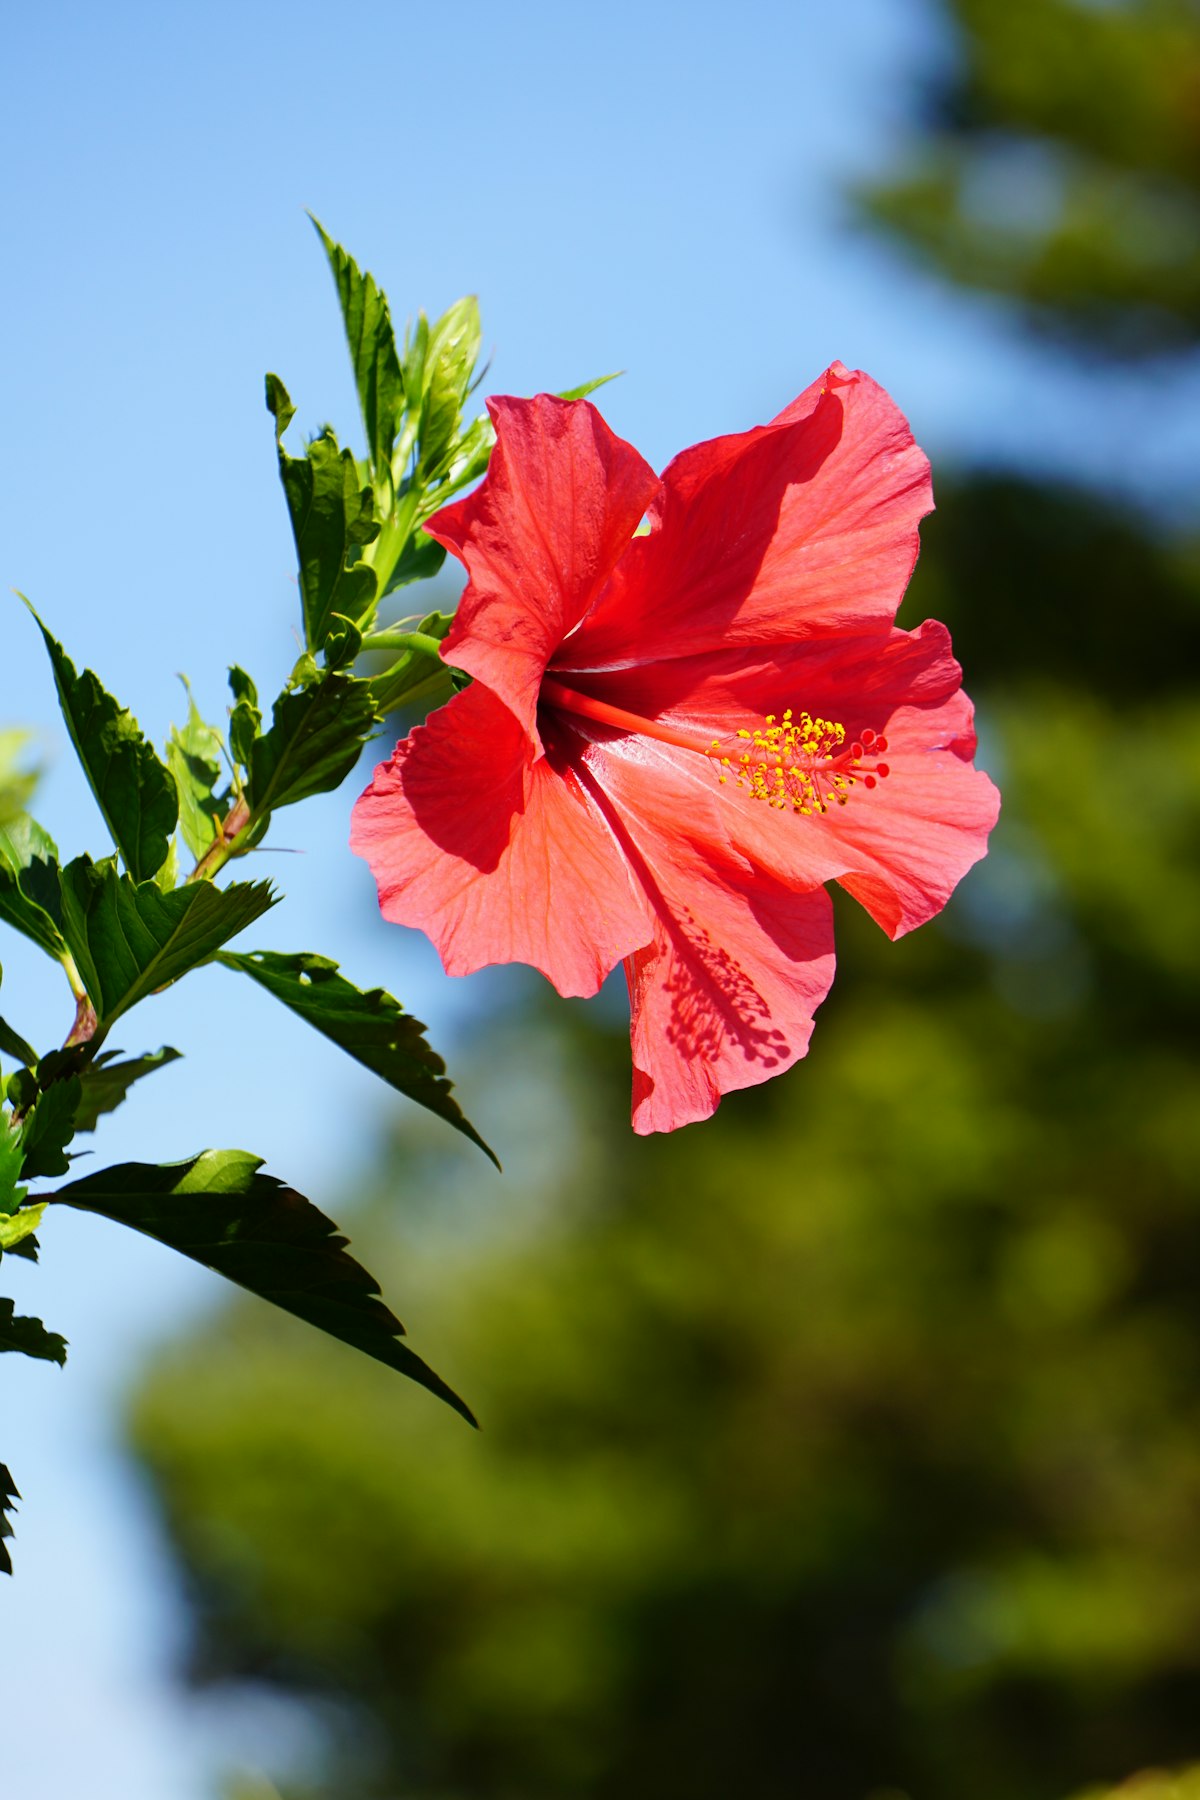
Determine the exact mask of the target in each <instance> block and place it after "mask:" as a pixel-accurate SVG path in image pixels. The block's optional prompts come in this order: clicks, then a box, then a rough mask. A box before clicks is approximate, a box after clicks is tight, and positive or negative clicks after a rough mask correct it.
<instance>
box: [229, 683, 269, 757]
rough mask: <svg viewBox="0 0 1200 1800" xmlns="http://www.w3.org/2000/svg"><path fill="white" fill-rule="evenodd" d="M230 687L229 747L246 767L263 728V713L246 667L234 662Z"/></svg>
mask: <svg viewBox="0 0 1200 1800" xmlns="http://www.w3.org/2000/svg"><path fill="white" fill-rule="evenodd" d="M229 689H230V692H231V693H232V695H233V701H234V704H233V710H232V711H231V712H230V715H229V747H230V749H231V750H232V752H233V756H234V760H235V761H236V762H239V763H240V764H241V765H242V767H243V768H244V769H248V768H249V767H250V757H251V755H252V754H253V749H254V740H255V738H256V737H257V736H258V734H259V732H260V731H261V729H262V713H261V712H260V711H259V708H258V689H257V688H256V687H255V685H254V683H253V682H252V681H251V679H250V677H249V676H248V675H247V673H246V671H245V669H239V668H238V666H237V664H236V663H234V664H233V666H232V667H231V669H230V671H229Z"/></svg>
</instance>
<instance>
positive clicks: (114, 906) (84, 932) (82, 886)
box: [62, 856, 275, 1026]
mask: <svg viewBox="0 0 1200 1800" xmlns="http://www.w3.org/2000/svg"><path fill="white" fill-rule="evenodd" d="M62 884H63V932H64V935H65V937H66V940H67V943H68V945H69V947H70V949H71V952H72V954H73V955H74V957H75V961H76V963H77V965H78V967H79V973H80V975H81V977H82V979H83V983H84V986H85V987H86V988H87V991H88V994H89V996H90V997H91V1000H92V1004H93V1005H94V1006H95V1008H96V1013H97V1015H98V1018H99V1021H100V1024H101V1026H107V1025H109V1024H111V1022H112V1021H113V1020H114V1019H116V1018H119V1017H120V1015H121V1014H122V1013H123V1012H127V1011H128V1010H129V1008H130V1007H131V1006H133V1005H135V1004H136V1003H137V1001H139V1000H142V999H144V998H145V996H146V995H147V994H150V993H153V992H154V990H155V989H156V988H160V987H165V986H166V984H167V983H168V982H171V981H176V980H178V978H179V976H181V975H186V973H187V972H188V970H189V969H194V968H195V967H196V966H197V965H198V964H199V963H202V962H206V961H207V960H208V958H209V957H210V956H211V955H212V953H213V951H214V950H218V949H220V947H221V945H222V944H224V943H226V942H227V941H228V939H229V938H231V937H234V936H235V935H236V934H237V933H238V932H239V931H241V930H242V929H243V927H244V926H246V925H249V924H250V923H251V921H252V920H254V919H257V918H259V917H260V916H261V915H262V914H263V913H264V912H266V910H267V908H268V907H270V906H273V905H274V903H275V896H274V894H273V893H272V891H271V887H270V884H269V883H268V882H265V881H241V882H235V883H234V884H233V885H232V886H231V887H227V888H217V887H213V885H212V883H211V882H208V881H196V882H192V883H190V884H189V885H187V886H186V887H180V888H175V889H174V891H173V892H172V893H169V894H164V893H162V892H161V891H160V890H159V888H157V887H156V886H155V884H154V883H153V882H152V881H144V882H141V883H136V882H133V881H131V880H130V879H129V877H128V875H121V874H118V872H117V869H116V865H115V864H114V863H113V862H112V860H111V858H110V859H107V860H106V861H104V862H101V863H93V861H92V859H91V857H90V856H79V857H76V859H75V861H74V862H71V863H68V864H67V867H66V868H65V869H64V870H63V871H62Z"/></svg>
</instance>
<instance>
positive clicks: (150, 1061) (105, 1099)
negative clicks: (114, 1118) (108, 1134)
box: [75, 1044, 181, 1131]
mask: <svg viewBox="0 0 1200 1800" xmlns="http://www.w3.org/2000/svg"><path fill="white" fill-rule="evenodd" d="M119 1054H120V1052H119V1051H115V1050H107V1051H104V1052H102V1053H101V1055H99V1056H98V1057H97V1058H96V1060H95V1061H94V1062H91V1063H88V1064H87V1065H86V1066H85V1068H84V1069H83V1071H82V1073H81V1076H80V1080H81V1083H82V1089H83V1091H82V1096H81V1098H80V1102H79V1110H78V1112H77V1113H76V1114H75V1129H76V1131H95V1129H96V1126H97V1124H98V1123H99V1121H100V1116H101V1114H102V1113H110V1112H116V1110H117V1108H118V1106H120V1105H121V1104H122V1102H123V1101H124V1100H125V1098H126V1096H127V1095H128V1093H129V1090H130V1088H131V1087H132V1086H133V1084H134V1082H135V1081H141V1079H142V1077H143V1076H145V1075H153V1074H154V1071H155V1070H156V1069H165V1068H166V1067H167V1064H168V1063H173V1062H179V1061H180V1060H181V1059H180V1053H179V1051H178V1050H173V1049H172V1048H171V1046H170V1045H169V1044H164V1045H163V1048H162V1049H161V1050H155V1051H153V1052H151V1053H148V1054H147V1055H145V1056H137V1057H130V1058H129V1059H128V1061H126V1062H117V1061H116V1060H115V1058H116V1057H117V1056H119Z"/></svg>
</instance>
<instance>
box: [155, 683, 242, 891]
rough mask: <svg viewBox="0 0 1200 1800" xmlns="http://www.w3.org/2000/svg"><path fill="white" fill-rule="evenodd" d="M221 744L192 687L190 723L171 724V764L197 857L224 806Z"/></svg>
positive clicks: (186, 836) (187, 838) (182, 823)
mask: <svg viewBox="0 0 1200 1800" xmlns="http://www.w3.org/2000/svg"><path fill="white" fill-rule="evenodd" d="M239 672H240V671H239ZM248 679H249V677H247V680H248ZM184 685H185V686H186V683H185V684H184ZM253 735H254V734H253V733H251V737H253ZM221 748H222V740H221V734H220V732H219V731H218V730H217V728H216V726H215V725H209V724H207V723H206V721H205V720H204V719H202V718H201V716H200V713H199V711H198V709H197V706H196V702H195V701H194V700H193V698H192V690H191V689H190V688H188V716H187V724H186V725H184V726H183V727H182V728H180V727H179V726H176V725H173V726H172V727H171V735H170V737H169V738H168V740H167V767H168V768H169V769H170V771H171V774H172V776H173V777H174V780H175V787H176V791H177V793H178V795H179V829H180V830H181V831H182V833H183V841H184V843H185V844H186V845H187V847H188V849H189V850H190V851H191V853H192V855H193V856H194V857H195V858H196V859H197V861H198V860H199V859H200V857H202V856H203V855H204V852H205V851H206V850H207V849H208V847H209V845H210V844H211V843H212V841H213V839H214V838H215V837H216V835H217V825H216V820H217V818H218V817H219V816H220V814H221V812H222V811H223V810H224V809H223V808H222V807H221V806H220V805H219V803H218V801H217V796H216V787H217V783H218V781H219V780H220V779H221Z"/></svg>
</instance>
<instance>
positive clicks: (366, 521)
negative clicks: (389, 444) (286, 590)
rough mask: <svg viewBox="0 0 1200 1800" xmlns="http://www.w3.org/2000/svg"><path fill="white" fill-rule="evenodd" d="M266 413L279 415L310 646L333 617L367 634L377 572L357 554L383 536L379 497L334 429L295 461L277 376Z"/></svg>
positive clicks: (317, 644)
mask: <svg viewBox="0 0 1200 1800" xmlns="http://www.w3.org/2000/svg"><path fill="white" fill-rule="evenodd" d="M267 406H268V408H269V409H270V411H271V412H272V413H274V415H275V436H276V442H277V445H278V451H279V476H280V480H281V481H282V482H283V491H284V494H285V496H286V497H287V503H288V512H289V514H290V515H291V521H292V535H293V537H294V538H295V540H296V556H297V559H298V561H299V569H300V595H301V599H302V601H303V607H304V639H305V642H306V644H307V645H308V647H309V649H310V650H313V651H318V650H320V649H321V648H322V646H323V645H324V642H325V638H326V635H327V633H328V630H329V626H330V622H331V620H332V618H333V615H334V613H341V614H342V615H343V617H344V618H347V619H353V620H354V622H355V623H356V624H358V625H362V626H364V627H365V626H366V624H367V623H368V622H369V620H370V618H371V617H372V615H373V613H374V610H375V590H376V581H375V571H374V570H373V569H372V568H370V567H369V566H368V565H367V564H366V563H364V562H363V561H362V560H361V559H360V558H359V556H358V552H359V551H360V550H361V549H362V548H363V547H364V546H365V545H367V544H370V543H372V542H373V541H374V540H375V538H376V537H378V535H379V521H378V520H377V519H376V517H375V496H374V493H373V492H372V489H371V488H370V486H369V485H368V486H366V487H364V486H363V484H362V482H361V481H360V479H359V473H358V466H357V464H356V463H355V460H354V457H353V455H352V453H351V452H350V451H349V450H340V449H339V448H338V442H337V439H336V437H335V436H334V434H333V432H332V431H331V430H329V429H328V427H327V428H326V429H325V430H324V431H323V432H322V433H321V435H320V436H319V437H317V438H314V439H313V441H312V443H311V444H308V445H307V446H306V447H305V452H304V455H303V456H291V455H289V454H288V452H287V451H286V450H285V449H284V447H283V444H282V441H281V440H282V437H283V432H284V430H285V429H286V419H287V418H288V417H290V411H289V409H290V408H291V401H290V400H289V399H288V397H287V390H286V388H284V386H283V383H282V382H281V381H280V380H279V378H278V376H268V378H267Z"/></svg>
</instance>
